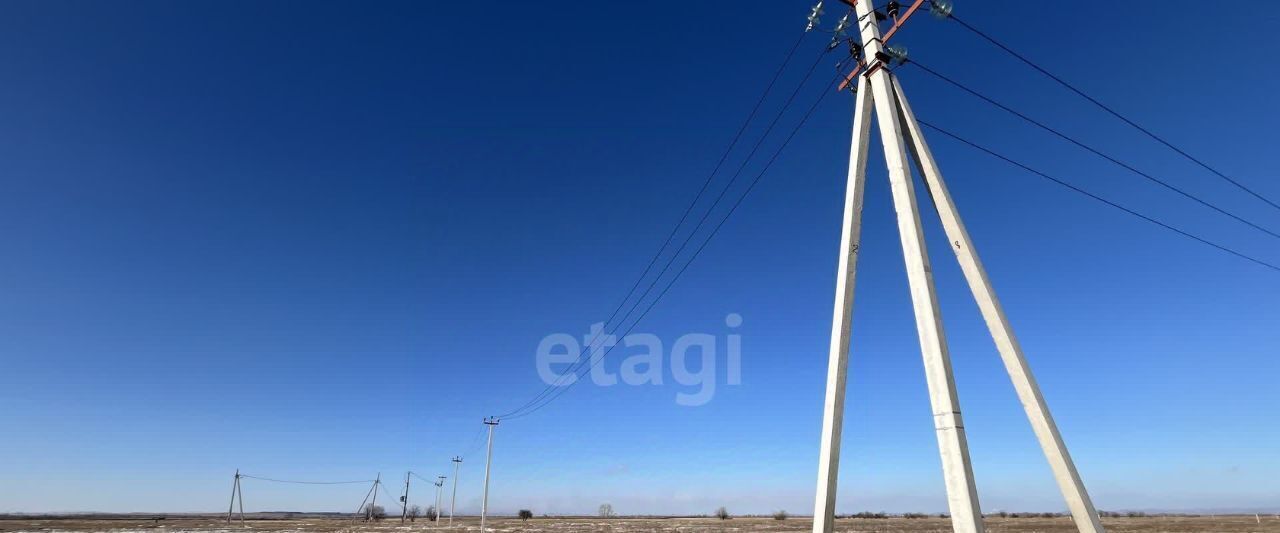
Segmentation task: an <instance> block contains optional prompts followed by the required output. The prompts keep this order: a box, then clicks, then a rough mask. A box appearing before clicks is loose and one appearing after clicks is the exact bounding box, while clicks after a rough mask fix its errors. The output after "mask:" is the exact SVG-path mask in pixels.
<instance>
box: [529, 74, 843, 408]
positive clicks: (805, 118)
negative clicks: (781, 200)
mask: <svg viewBox="0 0 1280 533" xmlns="http://www.w3.org/2000/svg"><path fill="white" fill-rule="evenodd" d="M843 78H844V75H843V74H839V75H837V76H836V77H835V78H834V79H832V81H831V83H830V84H829V86H828V87H827V90H824V91H822V94H821V95H819V97H818V99H817V100H816V101H814V103H813V105H811V106H809V109H808V111H806V112H805V114H804V116H803V117H801V119H800V121H799V122H798V123H797V124H796V125H795V127H794V128H792V130H791V133H790V134H789V135H787V138H786V139H785V140H783V142H782V144H781V145H779V146H778V148H777V150H775V151H774V153H773V156H772V157H770V158H769V160H768V161H767V162H766V163H765V165H764V167H763V168H761V169H760V172H759V173H757V174H756V176H755V178H754V179H753V180H751V183H750V184H748V185H747V188H746V189H745V190H744V191H743V192H742V194H741V195H739V196H738V199H737V200H736V201H735V202H734V203H733V205H732V206H731V207H730V208H729V211H728V212H727V213H725V215H724V216H723V217H722V218H721V219H720V222H719V223H717V224H716V226H715V227H714V228H713V229H712V230H711V232H710V233H709V234H708V235H707V236H706V238H704V239H703V240H702V243H701V244H700V245H699V246H698V248H697V249H695V250H694V252H693V255H691V256H689V259H688V260H687V261H685V263H684V265H683V266H681V267H680V270H678V271H676V273H675V275H674V276H673V277H672V278H671V279H670V280H669V281H668V282H667V284H666V286H665V287H663V288H662V291H661V292H659V293H658V294H657V296H656V297H655V298H654V299H653V300H651V301H650V302H649V305H648V307H646V308H645V309H644V311H643V312H641V313H640V315H639V316H637V317H636V319H635V321H633V322H632V323H631V326H630V327H628V328H627V329H626V331H625V332H623V334H622V335H621V336H622V337H626V336H627V335H629V334H630V333H631V331H632V330H633V329H635V327H636V325H637V324H639V323H640V321H641V320H644V317H645V316H648V314H649V312H650V311H652V310H653V308H654V306H656V305H657V304H658V302H659V301H661V300H662V297H663V296H666V294H667V292H668V291H670V290H671V287H672V286H674V285H675V283H676V281H677V280H679V279H680V276H681V275H683V274H684V272H685V271H686V270H688V268H689V265H691V264H693V261H694V260H695V259H697V258H698V255H699V254H701V253H702V251H703V250H704V249H706V247H707V244H708V243H710V242H711V239H713V238H715V236H716V234H718V233H719V232H720V229H721V228H723V227H724V225H725V223H726V222H728V221H729V218H730V217H732V216H733V214H734V212H736V211H737V210H738V207H740V206H741V205H742V202H743V201H744V200H746V198H747V195H749V194H751V191H752V190H754V189H755V187H756V185H757V184H759V183H760V180H761V179H762V178H763V177H764V176H765V174H766V173H767V172H768V171H769V168H770V167H772V166H773V163H774V162H775V161H777V159H778V156H779V155H781V154H782V151H783V150H784V149H786V147H787V145H788V144H790V143H791V140H792V139H793V138H795V136H796V133H798V132H799V131H800V128H801V127H803V126H804V124H805V122H807V121H808V120H809V117H811V116H812V115H813V112H814V111H815V110H816V109H817V108H818V105H819V104H821V103H822V101H823V100H824V99H825V98H826V96H827V94H828V93H831V92H834V91H832V90H830V89H831V88H832V87H835V85H836V84H837V83H839V81H840V80H841V79H843ZM614 346H616V345H614ZM614 346H610V347H609V348H608V350H606V351H605V353H604V354H603V355H602V356H601V357H599V358H598V359H595V360H594V361H593V362H592V363H591V366H592V367H594V366H595V365H596V364H597V363H599V362H600V361H603V360H604V358H605V357H607V356H608V355H609V351H612V350H613V348H614ZM589 370H590V369H588V371H589ZM575 383H577V381H573V382H571V383H569V384H567V385H565V386H563V387H560V388H559V389H558V390H556V391H555V393H554V394H553V395H551V396H549V397H548V398H547V399H546V400H545V401H543V402H542V403H540V404H538V405H536V406H535V407H533V408H532V409H529V410H527V411H525V412H523V413H520V414H517V415H514V416H512V417H510V418H509V419H516V418H522V417H525V416H529V415H531V414H533V413H535V412H537V411H538V410H540V409H542V408H543V407H546V406H547V405H549V404H550V403H551V402H553V401H555V400H556V399H557V398H559V397H560V396H561V395H563V394H564V393H565V392H567V391H568V390H569V388H570V387H572V386H573V384H575Z"/></svg>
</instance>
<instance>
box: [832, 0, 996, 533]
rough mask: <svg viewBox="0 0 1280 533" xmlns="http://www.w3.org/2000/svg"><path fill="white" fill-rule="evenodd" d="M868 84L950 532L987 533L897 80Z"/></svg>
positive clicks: (868, 50) (864, 21)
mask: <svg viewBox="0 0 1280 533" xmlns="http://www.w3.org/2000/svg"><path fill="white" fill-rule="evenodd" d="M870 4H871V2H869V1H866V0H863V1H859V2H857V3H856V4H855V5H854V8H855V9H856V10H857V13H858V16H859V19H858V20H859V25H860V27H861V34H862V45H863V49H864V50H865V54H866V57H867V58H868V60H869V61H873V62H874V61H877V60H876V59H875V58H876V57H877V56H878V55H879V54H880V53H881V52H882V51H883V50H882V46H881V41H880V29H879V27H878V26H877V25H876V22H875V16H874V14H872V13H871V9H872V8H871V5H870ZM869 72H870V74H869V75H868V77H869V79H868V83H869V85H870V90H871V95H872V97H873V99H874V101H875V108H876V119H877V122H878V124H879V126H880V140H881V142H883V143H884V155H885V164H886V166H887V167H888V169H889V185H890V188H891V189H892V191H893V204H894V209H895V211H896V212H897V218H898V235H899V237H900V238H901V240H902V255H903V259H904V262H905V263H906V269H907V281H908V283H909V285H910V287H911V303H912V307H914V310H915V317H916V331H917V333H918V334H919V337H920V351H921V355H922V356H923V359H924V370H925V378H926V380H927V381H928V386H929V402H930V404H931V405H932V406H933V424H934V429H935V432H936V434H937V438H938V452H939V454H940V455H941V457H942V475H943V478H944V480H945V482H946V488H947V505H948V507H949V508H950V510H951V526H952V528H953V529H954V530H955V532H956V533H982V532H983V531H984V529H983V524H982V511H981V507H980V506H979V505H978V489H977V486H976V485H975V484H974V480H973V465H972V464H971V463H970V461H969V447H968V443H967V442H966V440H965V434H964V421H963V419H962V418H961V416H960V400H959V397H958V396H957V394H956V387H955V379H954V377H953V376H952V374H951V358H950V355H949V354H948V353H947V341H946V335H945V333H944V331H943V327H942V314H941V312H940V310H939V309H938V295H937V293H936V291H935V290H934V284H933V273H932V271H931V270H930V268H929V255H928V252H927V250H926V249H925V242H924V232H923V229H922V228H921V225H920V209H919V206H918V205H917V204H916V194H915V186H914V184H913V183H912V180H911V173H910V170H909V169H908V168H907V151H906V146H905V143H904V142H903V137H902V129H901V127H900V123H899V119H898V106H897V105H896V104H895V102H894V94H893V80H892V79H891V77H890V73H889V71H888V69H887V68H875V65H872V67H871V68H870V69H869Z"/></svg>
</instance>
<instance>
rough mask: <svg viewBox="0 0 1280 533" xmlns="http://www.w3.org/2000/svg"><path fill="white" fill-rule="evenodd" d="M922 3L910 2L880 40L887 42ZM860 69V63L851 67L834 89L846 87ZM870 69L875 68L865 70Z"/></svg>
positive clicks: (918, 1)
mask: <svg viewBox="0 0 1280 533" xmlns="http://www.w3.org/2000/svg"><path fill="white" fill-rule="evenodd" d="M842 1H844V3H846V4H849V5H853V4H854V3H855V2H856V0H854V1H847V0H842ZM924 3H925V0H916V1H915V2H912V3H911V7H908V8H907V12H906V13H903V14H902V16H901V17H898V19H897V20H895V21H893V27H892V28H889V31H887V32H885V33H884V36H883V37H881V38H880V42H881V43H888V42H889V38H891V37H893V35H894V34H895V33H898V28H901V27H902V25H903V24H906V23H907V19H909V18H911V15H914V14H915V13H916V11H918V10H919V9H920V6H922V5H924ZM871 16H872V17H875V15H871ZM861 70H862V65H858V67H857V68H855V69H853V71H852V72H850V73H849V75H848V76H845V77H844V81H841V82H840V86H839V87H837V88H836V90H837V91H843V90H844V89H845V88H846V87H848V86H849V85H850V84H852V83H853V81H854V80H855V79H857V77H858V73H859V72H861ZM872 70H875V69H874V68H869V69H867V72H871V71H872Z"/></svg>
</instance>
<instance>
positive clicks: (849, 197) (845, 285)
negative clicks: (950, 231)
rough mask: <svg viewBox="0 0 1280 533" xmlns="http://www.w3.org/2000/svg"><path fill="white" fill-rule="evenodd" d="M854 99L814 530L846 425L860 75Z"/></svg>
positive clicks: (858, 195) (863, 126)
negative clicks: (845, 407)
mask: <svg viewBox="0 0 1280 533" xmlns="http://www.w3.org/2000/svg"><path fill="white" fill-rule="evenodd" d="M857 87H858V94H857V97H856V100H855V102H854V105H853V142H852V145H851V146H850V147H849V179H848V183H847V184H846V185H845V194H844V221H843V223H842V224H841V230H840V258H839V263H838V266H837V268H836V298H835V310H834V311H832V313H831V350H830V353H829V355H828V360H827V394H826V399H825V400H824V402H823V408H822V443H821V447H820V448H819V452H818V492H817V497H816V498H815V499H814V507H813V533H831V532H832V529H833V528H834V527H835V513H836V484H837V480H838V478H839V477H840V433H841V431H842V429H843V426H844V392H845V376H846V373H847V369H848V365H849V327H850V324H851V323H852V320H853V289H854V279H855V278H856V275H857V272H858V250H859V248H860V243H861V239H862V205H863V198H864V195H863V191H864V190H865V188H866V187H865V185H866V182H867V146H868V144H870V143H869V141H870V139H871V94H870V91H867V90H866V88H867V82H866V78H862V77H859V78H858V86H857Z"/></svg>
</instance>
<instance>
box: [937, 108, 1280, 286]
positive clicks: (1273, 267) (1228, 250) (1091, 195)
mask: <svg viewBox="0 0 1280 533" xmlns="http://www.w3.org/2000/svg"><path fill="white" fill-rule="evenodd" d="M916 122H919V123H920V125H921V126H924V127H926V128H929V129H932V130H934V131H936V132H938V133H941V134H943V135H945V136H947V137H950V138H952V139H954V140H956V141H959V142H961V143H963V144H966V145H968V146H969V147H971V148H975V149H977V150H979V151H981V152H984V153H986V154H987V155H990V156H992V157H995V158H997V159H1000V160H1002V161H1004V162H1006V163H1009V164H1011V165H1014V166H1016V167H1018V168H1021V169H1022V170H1025V171H1027V172H1030V173H1032V174H1035V175H1036V176H1039V177H1041V178H1044V179H1047V180H1049V181H1051V182H1053V183H1056V184H1058V185H1061V186H1062V187H1065V188H1067V189H1070V190H1072V191H1075V192H1077V193H1080V194H1082V195H1084V196H1087V197H1089V198H1092V199H1094V200H1097V201H1099V202H1102V203H1104V204H1106V205H1109V206H1111V207H1114V208H1116V209H1119V210H1121V211H1123V212H1125V213H1128V214H1130V215H1133V216H1135V217H1138V218H1140V219H1142V220H1145V221H1147V222H1150V223H1152V224H1155V225H1157V226H1160V227H1162V228H1164V229H1167V230H1169V231H1172V232H1174V233H1177V234H1178V235H1181V236H1183V237H1186V238H1188V239H1192V240H1195V241H1197V242H1200V243H1201V244H1205V245H1208V246H1211V247H1213V248H1217V249H1218V250H1221V251H1223V252H1226V253H1228V254H1231V255H1234V256H1236V257H1239V258H1241V259H1245V260H1247V261H1251V262H1253V263H1256V264H1258V265H1261V266H1264V267H1266V268H1269V269H1271V270H1275V271H1280V266H1277V265H1275V264H1273V263H1268V262H1266V261H1263V260H1261V259H1258V258H1256V257H1252V256H1249V255H1245V254H1243V253H1241V252H1238V251H1236V250H1234V249H1231V248H1228V247H1227V246H1224V245H1221V244H1218V243H1216V242H1212V241H1210V240H1208V239H1205V238H1203V237H1200V236H1197V235H1194V234H1192V233H1189V232H1187V231H1184V230H1181V229H1178V228H1176V227H1173V226H1171V225H1169V224H1166V223H1164V222H1161V221H1159V220H1156V219H1155V218H1152V217H1150V216H1147V215H1144V214H1142V213H1139V212H1137V211H1134V210H1133V209H1130V208H1128V207H1125V206H1123V205H1120V204H1117V203H1115V202H1113V201H1111V200H1108V199H1106V198H1103V197H1101V196H1098V195H1096V194H1094V193H1091V192H1089V191H1087V190H1085V189H1082V188H1080V187H1078V186H1076V185H1073V184H1071V183H1068V182H1067V181H1065V180H1062V179H1059V178H1055V177H1053V176H1050V175H1048V174H1046V173H1044V172H1041V171H1039V170H1036V169H1034V168H1031V167H1030V166H1027V165H1025V164H1023V163H1020V162H1018V161H1015V160H1013V159H1011V158H1009V157H1006V156H1004V155H1001V154H999V153H996V152H995V151H994V150H991V149H989V148H987V147H985V146H981V145H979V144H978V143H975V142H973V141H970V140H968V139H965V138H963V137H961V136H959V135H956V134H955V133H952V132H950V131H947V130H945V129H943V128H940V127H938V126H935V125H933V124H930V123H928V122H925V121H923V120H920V119H918V118H917V119H916Z"/></svg>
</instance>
